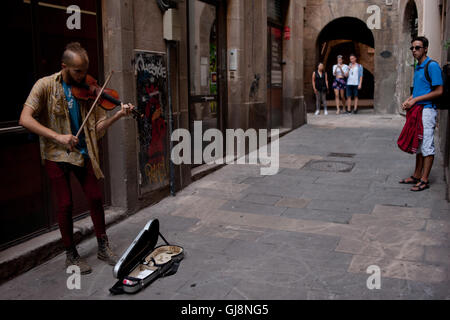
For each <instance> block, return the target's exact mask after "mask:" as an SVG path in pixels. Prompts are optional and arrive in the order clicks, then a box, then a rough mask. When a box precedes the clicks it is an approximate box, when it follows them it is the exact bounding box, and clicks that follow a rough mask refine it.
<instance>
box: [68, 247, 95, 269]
mask: <svg viewBox="0 0 450 320" xmlns="http://www.w3.org/2000/svg"><path fill="white" fill-rule="evenodd" d="M69 266H77V267H78V268H80V273H81V274H88V273H91V272H92V268H91V266H90V265H89V264H88V263H87V262H86V260H85V259H83V258H81V257H80V255H79V254H78V251H77V249H76V248H72V249H68V250H66V268H67V267H69Z"/></svg>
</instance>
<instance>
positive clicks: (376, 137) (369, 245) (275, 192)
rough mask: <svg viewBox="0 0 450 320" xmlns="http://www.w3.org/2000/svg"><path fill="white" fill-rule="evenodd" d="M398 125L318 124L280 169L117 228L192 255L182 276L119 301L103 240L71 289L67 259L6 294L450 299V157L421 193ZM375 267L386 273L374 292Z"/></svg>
mask: <svg viewBox="0 0 450 320" xmlns="http://www.w3.org/2000/svg"><path fill="white" fill-rule="evenodd" d="M404 121H405V119H404V117H402V116H400V115H393V114H390V115H386V114H385V115H378V114H374V113H373V111H372V110H370V111H369V110H365V111H362V112H360V114H358V115H339V116H338V115H335V114H334V113H333V114H330V115H329V116H314V115H313V114H308V124H307V125H304V126H302V127H300V128H298V129H295V130H293V131H292V132H290V133H289V134H287V135H285V136H283V137H282V138H280V170H279V172H278V174H277V175H274V176H261V175H260V173H259V167H258V166H257V165H231V164H230V165H227V166H225V167H223V168H221V169H220V170H218V171H216V172H214V173H212V174H210V175H208V176H206V177H204V178H202V179H200V180H198V181H196V182H194V183H192V184H191V185H189V186H188V187H187V188H185V189H183V190H182V191H181V192H180V193H178V194H177V195H176V197H167V198H165V199H163V200H162V201H161V202H159V203H157V204H156V205H153V206H150V207H148V208H146V209H144V210H141V211H140V212H138V213H137V214H135V215H133V216H131V217H130V218H128V219H126V220H124V221H122V222H120V223H118V224H116V225H113V226H112V227H111V228H110V229H109V230H108V233H109V235H110V239H111V242H112V245H113V247H114V249H115V250H116V251H117V252H118V253H119V254H121V253H123V252H124V251H125V250H126V249H127V247H128V246H129V245H130V243H131V242H132V241H133V239H134V238H135V237H136V235H137V234H138V233H139V231H140V230H141V229H142V228H143V227H144V225H145V224H146V223H147V222H148V221H149V220H150V219H154V218H158V219H159V221H160V225H161V233H162V234H163V235H164V236H165V238H166V239H167V240H168V241H170V242H171V243H173V244H177V245H180V246H183V247H184V248H185V250H186V257H185V259H184V260H183V261H182V262H181V265H180V268H179V270H178V272H177V273H176V274H175V275H173V276H170V277H166V278H161V279H158V280H156V281H155V282H154V283H153V284H151V285H150V286H149V287H147V288H146V289H144V290H142V291H141V292H140V293H138V294H136V295H122V296H111V295H110V294H109V291H108V289H109V288H110V287H111V286H113V285H114V283H115V281H116V279H114V278H113V276H112V267H110V266H107V265H106V264H104V263H102V262H101V261H99V260H97V258H96V245H97V243H96V240H95V238H90V239H89V240H85V241H83V242H82V243H81V244H80V245H79V252H80V254H82V255H84V256H86V257H87V260H88V262H89V264H90V265H91V266H92V267H93V273H92V274H90V275H87V276H82V279H81V289H80V290H69V289H68V288H67V286H66V281H67V277H68V276H69V275H68V274H66V272H65V269H64V259H65V255H64V254H61V255H59V256H57V257H56V258H54V259H52V260H50V261H48V262H46V263H44V264H42V265H40V266H38V267H36V268H34V269H32V270H31V271H29V272H26V273H25V274H23V275H21V276H19V277H17V278H15V279H13V280H12V281H9V282H6V283H4V284H3V285H2V286H0V299H239V300H240V299H275V300H277V299H449V298H450V285H449V284H450V283H449V275H450V273H449V265H450V255H449V253H450V238H449V234H450V204H449V202H447V200H446V184H445V182H444V181H443V179H442V177H443V164H442V156H441V155H438V156H437V159H436V163H435V166H434V167H433V170H432V173H431V188H430V189H429V190H425V191H423V192H418V193H413V192H411V191H409V188H410V186H408V185H401V184H399V183H398V181H399V180H400V179H402V178H405V177H409V176H410V175H411V173H412V170H413V166H414V156H410V155H407V154H406V153H403V152H402V151H401V150H399V149H398V147H397V145H396V141H397V138H398V136H399V134H400V132H401V129H402V127H403V124H404ZM369 266H378V267H379V268H380V269H381V288H380V289H374V290H370V289H368V286H367V280H368V278H369V277H370V275H371V274H369V273H367V269H368V267H369Z"/></svg>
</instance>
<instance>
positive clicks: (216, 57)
mask: <svg viewBox="0 0 450 320" xmlns="http://www.w3.org/2000/svg"><path fill="white" fill-rule="evenodd" d="M220 5H221V2H220V1H207V2H206V1H200V0H193V1H189V8H188V16H189V74H190V78H189V128H190V132H191V136H192V137H193V134H194V122H197V121H199V122H200V123H201V129H202V132H203V133H204V132H205V131H206V130H208V129H219V130H220V129H221V127H222V126H221V105H222V103H221V101H220V97H221V95H220V94H219V93H220V90H221V80H222V79H223V78H224V77H223V76H222V72H223V70H224V68H223V66H222V60H223V59H221V57H220V56H221V55H220V54H219V52H221V50H222V47H223V46H222V45H221V40H222V39H224V36H223V33H222V32H221V31H222V30H221V25H222V24H221V23H220V20H219V19H220V17H219V8H220ZM197 125H198V122H197ZM208 143H209V142H208ZM206 144H207V143H205V142H203V144H202V149H201V150H197V152H199V151H201V152H203V149H204V147H205V146H206ZM194 147H195V146H194V143H192V159H193V161H192V163H193V165H194V166H198V165H200V164H201V163H194V152H195V150H194Z"/></svg>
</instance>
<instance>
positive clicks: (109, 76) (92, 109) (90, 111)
mask: <svg viewBox="0 0 450 320" xmlns="http://www.w3.org/2000/svg"><path fill="white" fill-rule="evenodd" d="M113 73H114V71H111V72H110V73H109V75H108V78H107V79H106V81H105V84H103V87H102V89H101V90H100V92H99V93H98V94H97V98H95V101H94V103H93V104H92V107H91V109H90V110H89V112H88V114H87V116H86V118H84V121H83V124H82V125H81V127H80V129H79V130H78V133H77V135H76V137H77V138H78V136H79V135H80V134H81V132H82V131H83V128H84V126H85V125H86V122H87V120H88V119H89V117H90V115H91V113H92V111H94V107H95V105H96V104H97V102H98V100H99V99H100V96H101V95H102V93H103V91H104V90H105V88H106V86H107V84H108V82H109V81H110V80H111V77H112V75H113Z"/></svg>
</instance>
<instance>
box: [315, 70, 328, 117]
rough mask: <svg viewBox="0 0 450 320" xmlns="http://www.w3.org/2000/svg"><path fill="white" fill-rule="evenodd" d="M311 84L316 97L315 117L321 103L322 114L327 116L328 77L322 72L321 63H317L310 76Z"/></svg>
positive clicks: (318, 112)
mask: <svg viewBox="0 0 450 320" xmlns="http://www.w3.org/2000/svg"><path fill="white" fill-rule="evenodd" d="M312 84H313V89H314V93H315V95H316V113H315V114H316V116H317V115H319V114H320V106H321V104H322V103H323V110H324V114H325V115H328V110H327V92H328V76H327V73H326V72H325V70H324V66H323V63H322V62H319V65H318V66H317V70H315V71H314V72H313V74H312Z"/></svg>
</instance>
